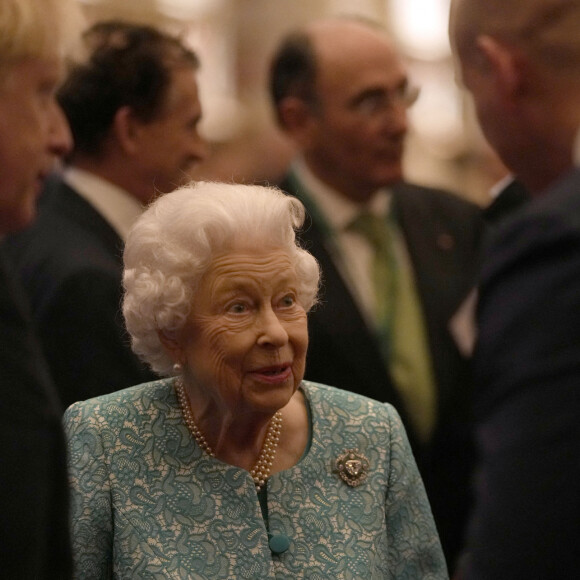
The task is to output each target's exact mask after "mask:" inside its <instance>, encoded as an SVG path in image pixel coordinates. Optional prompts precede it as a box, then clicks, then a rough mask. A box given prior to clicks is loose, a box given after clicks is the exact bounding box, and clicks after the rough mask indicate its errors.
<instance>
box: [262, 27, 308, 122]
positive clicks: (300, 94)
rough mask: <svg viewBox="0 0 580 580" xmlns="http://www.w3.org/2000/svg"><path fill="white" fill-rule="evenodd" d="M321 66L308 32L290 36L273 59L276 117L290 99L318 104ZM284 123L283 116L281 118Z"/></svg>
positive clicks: (272, 79)
mask: <svg viewBox="0 0 580 580" xmlns="http://www.w3.org/2000/svg"><path fill="white" fill-rule="evenodd" d="M316 74H317V63H316V55H315V52H314V46H313V44H312V40H311V39H310V37H309V36H308V34H306V33H304V32H293V33H291V34H289V35H288V36H286V37H285V38H284V39H283V40H282V42H281V44H280V46H279V47H278V49H277V51H276V53H275V54H274V56H273V58H272V63H271V66H270V96H271V97H272V102H273V104H274V107H275V110H276V113H277V114H278V107H279V104H280V102H281V101H282V100H283V99H285V98H286V97H297V98H299V99H301V100H303V101H305V102H307V103H311V104H313V103H315V101H316V90H315V84H316ZM278 120H279V121H280V116H279V115H278Z"/></svg>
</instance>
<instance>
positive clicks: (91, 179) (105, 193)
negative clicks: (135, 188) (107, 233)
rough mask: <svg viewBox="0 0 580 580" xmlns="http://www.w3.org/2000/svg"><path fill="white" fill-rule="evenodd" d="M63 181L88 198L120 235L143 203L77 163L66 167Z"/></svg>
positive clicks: (129, 225) (127, 230)
mask: <svg viewBox="0 0 580 580" xmlns="http://www.w3.org/2000/svg"><path fill="white" fill-rule="evenodd" d="M63 179H64V181H65V182H66V183H67V184H68V185H70V186H71V187H72V188H73V189H74V190H75V191H76V192H77V193H78V194H79V195H80V196H81V197H83V198H84V199H85V200H86V201H88V202H89V203H90V204H91V205H92V206H93V207H94V208H95V209H96V210H97V211H98V212H99V213H100V214H101V215H102V216H103V218H105V220H107V222H109V224H110V225H111V226H112V227H113V229H114V230H115V231H116V232H117V233H118V234H119V236H120V237H121V238H122V239H123V240H126V239H127V235H128V233H129V230H130V229H131V227H132V226H133V224H134V223H135V221H136V220H137V219H138V218H139V216H140V215H141V214H142V213H143V209H144V208H143V206H142V205H141V203H139V201H137V199H135V198H134V197H133V196H132V195H131V194H130V193H128V192H127V191H125V190H124V189H121V188H120V187H118V186H116V185H115V184H113V183H111V182H110V181H107V180H106V179H103V178H102V177H99V176H98V175H95V174H94V173H90V172H89V171H85V170H83V169H79V168H78V167H67V168H66V169H65V170H64V172H63Z"/></svg>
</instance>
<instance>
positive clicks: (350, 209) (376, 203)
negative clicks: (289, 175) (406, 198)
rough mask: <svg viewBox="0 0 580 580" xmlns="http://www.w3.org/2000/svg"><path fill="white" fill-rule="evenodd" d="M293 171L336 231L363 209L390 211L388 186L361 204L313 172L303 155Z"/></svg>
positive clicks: (342, 228)
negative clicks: (342, 193)
mask: <svg viewBox="0 0 580 580" xmlns="http://www.w3.org/2000/svg"><path fill="white" fill-rule="evenodd" d="M292 171H293V172H294V174H295V175H296V177H297V178H298V179H299V181H300V182H301V183H302V185H304V187H305V188H306V190H307V191H308V193H309V194H310V196H311V197H312V200H313V201H314V203H315V204H316V205H317V206H318V208H319V209H320V211H321V212H322V214H323V215H324V217H325V219H326V220H327V222H328V224H329V225H330V227H332V228H333V229H334V230H336V231H342V230H344V229H345V228H346V227H347V226H348V225H349V224H350V223H352V220H353V219H354V218H355V217H356V216H357V215H358V214H359V213H360V212H361V211H363V210H366V211H370V212H371V213H374V214H376V215H381V216H383V215H386V214H387V213H388V210H389V206H390V203H391V192H390V191H389V190H388V189H386V188H381V189H379V190H377V191H376V192H375V193H374V194H373V195H372V196H371V198H370V199H369V201H368V202H366V203H364V204H360V203H355V202H354V201H352V200H350V199H348V198H347V197H345V196H344V195H341V194H340V193H338V192H337V191H336V190H334V189H332V188H331V187H329V186H328V185H326V184H325V183H323V182H322V181H321V180H320V179H318V177H316V176H315V175H314V173H312V171H311V170H310V168H309V167H308V165H307V164H306V162H305V161H304V159H303V158H301V157H300V158H298V159H296V160H295V161H294V163H293V164H292Z"/></svg>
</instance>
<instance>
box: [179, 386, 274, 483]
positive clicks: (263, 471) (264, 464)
mask: <svg viewBox="0 0 580 580" xmlns="http://www.w3.org/2000/svg"><path fill="white" fill-rule="evenodd" d="M175 391H176V393H177V400H178V401H179V406H180V407H181V413H182V415H183V420H184V421H185V424H186V425H187V428H188V429H189V431H190V433H191V434H192V435H193V438H194V439H195V440H196V441H197V444H198V445H199V446H200V447H201V448H202V449H203V450H204V451H205V452H206V453H207V454H208V455H209V456H210V457H215V453H214V451H213V449H212V448H211V447H210V445H209V443H208V442H207V440H206V438H205V437H204V435H203V433H202V432H201V430H200V429H199V427H198V426H197V425H196V424H195V421H194V419H193V413H192V412H191V406H190V404H189V399H188V398H187V395H186V393H185V385H184V384H183V381H182V380H181V379H177V380H176V381H175ZM281 431H282V412H281V411H276V413H275V414H274V416H273V417H272V419H271V420H270V424H269V425H268V431H267V432H266V438H265V439H264V445H262V449H261V450H260V455H258V460H257V461H256V464H255V465H254V467H252V469H250V475H251V476H252V479H253V480H254V485H255V486H256V491H260V490H261V489H262V486H263V485H264V484H265V483H266V481H267V480H268V477H269V476H270V472H271V471H272V464H273V463H274V457H276V451H277V450H278V443H279V442H280V432H281Z"/></svg>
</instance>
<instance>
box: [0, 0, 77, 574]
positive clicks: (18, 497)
mask: <svg viewBox="0 0 580 580" xmlns="http://www.w3.org/2000/svg"><path fill="white" fill-rule="evenodd" d="M78 26H80V18H79V12H78V8H77V6H76V2H74V1H73V0H43V1H42V2H39V1H38V0H2V2H1V3H0V236H2V237H3V236H5V235H6V234H8V233H10V232H15V231H17V230H20V229H22V228H24V227H26V226H28V225H29V224H30V223H31V222H32V220H33V219H34V217H35V215H36V200H37V197H38V195H39V193H40V189H41V187H42V184H43V182H44V180H45V179H46V177H47V175H48V174H49V172H50V171H51V170H52V168H53V164H54V162H55V159H56V158H57V157H59V156H61V155H63V154H65V153H66V152H67V151H69V149H70V147H71V145H72V139H71V134H70V130H69V127H68V125H67V123H66V120H65V118H64V115H63V113H62V111H61V109H60V108H59V106H58V104H57V102H56V98H55V93H56V89H57V87H58V84H59V83H60V82H61V80H62V76H63V62H62V59H63V54H64V52H65V51H66V50H67V49H68V48H70V42H71V41H73V40H74V37H75V32H76V29H77V27H78ZM3 251H4V248H1V249H0V252H1V253H2V254H3ZM0 399H1V403H0V575H1V576H2V577H3V578H10V579H16V580H20V579H21V580H29V579H32V578H34V579H39V580H40V579H48V578H54V579H58V580H62V579H64V578H70V577H71V573H72V570H71V556H70V544H69V528H68V518H69V514H68V486H67V482H66V457H65V446H64V437H63V434H62V432H61V425H60V413H61V410H60V405H59V402H58V398H57V396H56V393H55V390H54V388H53V385H52V383H51V381H50V378H49V375H48V371H47V368H46V363H45V361H44V360H43V358H42V356H41V354H40V348H39V346H38V344H37V342H36V341H35V337H34V335H33V332H32V325H31V322H30V318H29V316H28V311H27V304H26V303H25V302H24V300H23V297H22V291H21V290H20V289H19V288H18V287H17V285H16V284H15V283H14V280H13V274H12V273H11V272H10V271H9V270H8V269H7V267H6V264H5V261H4V256H3V255H0Z"/></svg>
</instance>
